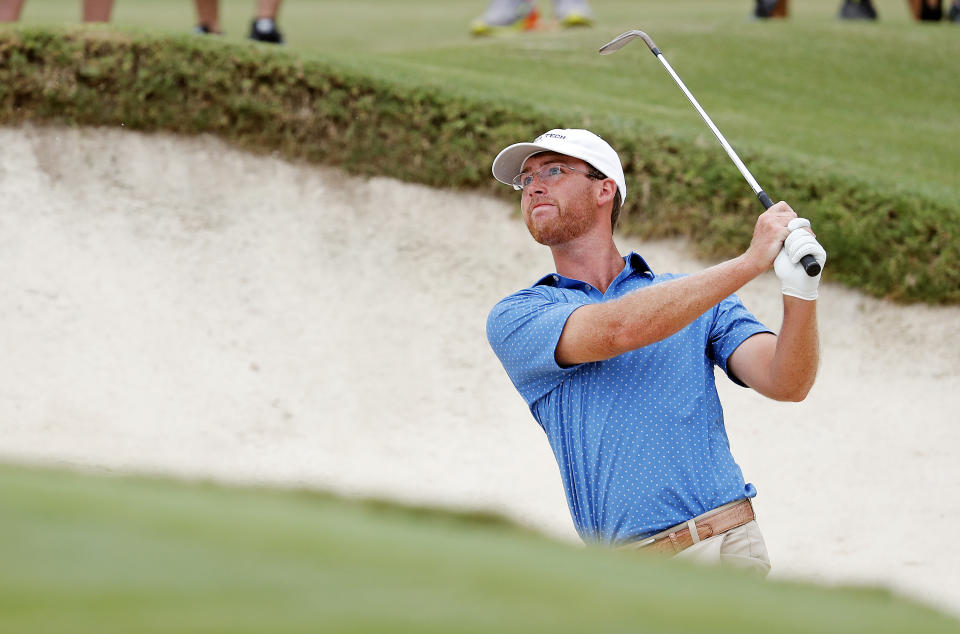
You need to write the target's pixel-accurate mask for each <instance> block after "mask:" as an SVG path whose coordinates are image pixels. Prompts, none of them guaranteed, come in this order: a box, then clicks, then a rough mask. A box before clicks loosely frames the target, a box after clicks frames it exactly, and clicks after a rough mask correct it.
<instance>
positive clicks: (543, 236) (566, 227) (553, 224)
mask: <svg viewBox="0 0 960 634" xmlns="http://www.w3.org/2000/svg"><path fill="white" fill-rule="evenodd" d="M590 222H591V218H590V216H589V215H588V214H587V213H586V211H585V210H582V209H576V208H574V209H562V208H560V207H559V206H557V215H556V216H555V217H553V218H551V219H549V220H548V221H547V222H541V223H538V224H534V221H533V220H532V217H530V219H528V220H527V221H526V225H527V230H528V231H529V232H530V235H531V236H533V239H534V240H536V241H537V242H539V243H540V244H542V245H545V246H548V247H552V246H556V245H558V244H564V243H565V242H570V241H571V240H573V239H575V238H579V237H580V236H582V235H583V234H585V233H586V232H587V231H588V230H589V229H590Z"/></svg>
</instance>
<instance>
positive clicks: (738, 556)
mask: <svg viewBox="0 0 960 634" xmlns="http://www.w3.org/2000/svg"><path fill="white" fill-rule="evenodd" d="M674 557H675V558H676V559H684V560H686V561H693V562H696V563H702V564H712V565H717V564H719V565H721V566H724V567H729V568H737V569H739V570H749V571H752V572H756V573H758V574H760V575H761V576H763V577H766V576H767V573H769V572H770V557H769V556H768V555H767V545H766V543H765V542H764V541H763V533H761V532H760V527H759V526H758V525H757V521H756V520H753V521H752V522H747V523H746V524H744V525H743V526H738V527H737V528H734V529H731V530H729V531H727V532H726V533H724V534H722V535H717V536H716V537H711V538H709V539H705V540H703V541H702V542H700V543H699V544H694V545H693V546H691V547H690V548H687V549H686V550H683V551H681V552H679V553H677V554H676V555H674Z"/></svg>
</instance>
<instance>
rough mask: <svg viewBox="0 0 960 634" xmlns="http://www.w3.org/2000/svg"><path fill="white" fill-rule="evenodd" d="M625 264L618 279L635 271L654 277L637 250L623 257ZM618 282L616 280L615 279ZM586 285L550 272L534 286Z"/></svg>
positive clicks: (570, 286)
mask: <svg viewBox="0 0 960 634" xmlns="http://www.w3.org/2000/svg"><path fill="white" fill-rule="evenodd" d="M623 262H624V266H623V271H622V272H621V273H620V275H618V276H617V278H616V279H625V278H627V277H630V276H631V275H633V274H634V273H637V274H639V275H643V276H644V277H650V278H652V277H653V269H651V268H650V265H648V264H647V261H646V260H644V259H643V258H642V257H640V255H639V254H637V253H636V252H635V251H631V252H630V253H629V254H628V255H626V256H624V258H623ZM614 282H616V280H614ZM583 285H584V282H582V281H580V280H575V279H572V278H569V277H564V276H562V275H560V274H558V273H550V274H549V275H544V276H543V277H541V278H540V279H539V280H537V281H536V283H534V286H553V287H555V288H577V289H579V288H581V287H582V286H583Z"/></svg>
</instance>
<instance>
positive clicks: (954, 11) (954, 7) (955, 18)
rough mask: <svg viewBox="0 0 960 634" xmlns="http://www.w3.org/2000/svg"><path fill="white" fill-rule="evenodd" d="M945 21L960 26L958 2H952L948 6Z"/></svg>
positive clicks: (959, 3) (957, 0)
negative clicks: (948, 10) (948, 9)
mask: <svg viewBox="0 0 960 634" xmlns="http://www.w3.org/2000/svg"><path fill="white" fill-rule="evenodd" d="M947 19H948V20H950V21H951V22H955V23H957V24H960V0H953V3H952V4H951V5H950V12H949V13H947Z"/></svg>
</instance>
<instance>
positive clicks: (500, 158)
mask: <svg viewBox="0 0 960 634" xmlns="http://www.w3.org/2000/svg"><path fill="white" fill-rule="evenodd" d="M540 152H557V153H558V154H566V155H567V156H572V157H574V158H578V159H580V160H581V161H586V162H587V163H589V164H590V165H592V166H594V167H595V168H597V169H598V170H600V171H601V172H602V173H603V175H604V176H606V177H607V178H612V179H613V180H614V181H615V182H616V183H617V188H618V189H619V190H620V202H623V201H624V200H626V198H627V184H626V182H625V180H624V178H623V166H622V165H621V164H620V157H619V156H617V153H616V151H615V150H614V149H613V148H612V147H610V144H609V143H607V142H606V141H604V140H603V139H601V138H600V137H598V136H597V135H596V134H594V133H593V132H590V131H589V130H577V129H557V130H550V131H549V132H544V133H543V134H541V135H540V136H538V137H537V138H535V139H534V140H533V143H514V144H513V145H511V146H509V147H506V148H504V149H503V150H501V151H500V154H497V158H495V159H493V176H494V178H496V179H497V180H498V181H500V182H501V183H505V184H507V185H513V179H514V177H515V176H516V175H517V174H519V173H520V170H522V169H523V164H524V163H526V162H527V159H528V158H530V157H531V156H533V155H534V154H539V153H540Z"/></svg>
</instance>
